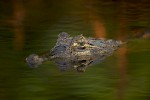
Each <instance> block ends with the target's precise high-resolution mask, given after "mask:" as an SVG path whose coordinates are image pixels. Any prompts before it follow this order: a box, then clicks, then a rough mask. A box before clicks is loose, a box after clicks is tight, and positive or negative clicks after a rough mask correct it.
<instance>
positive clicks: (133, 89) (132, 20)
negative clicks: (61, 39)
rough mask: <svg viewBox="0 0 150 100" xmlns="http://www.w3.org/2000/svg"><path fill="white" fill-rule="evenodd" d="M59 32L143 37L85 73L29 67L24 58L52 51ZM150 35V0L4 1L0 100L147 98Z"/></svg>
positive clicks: (149, 93)
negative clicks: (149, 37)
mask: <svg viewBox="0 0 150 100" xmlns="http://www.w3.org/2000/svg"><path fill="white" fill-rule="evenodd" d="M60 32H67V33H69V34H70V35H71V36H76V35H79V34H83V35H84V36H87V37H96V38H100V37H104V38H112V39H119V40H125V39H127V38H130V37H132V36H136V37H140V38H137V39H133V40H131V41H130V42H129V43H128V44H127V45H125V46H123V47H121V48H120V49H119V50H118V52H116V53H115V54H114V55H113V56H111V57H108V58H107V59H106V60H105V61H104V62H102V63H100V64H97V65H95V66H91V67H88V68H87V70H86V72H85V73H77V72H75V71H73V70H68V71H66V72H60V70H59V69H58V67H57V66H56V65H55V64H54V63H53V62H46V63H45V64H43V65H41V66H40V67H38V68H36V69H31V68H29V67H28V66H27V64H26V63H25V58H26V57H27V56H28V55H29V54H32V53H36V54H38V53H41V52H44V51H47V50H50V49H51V48H52V47H53V46H54V45H55V42H56V40H57V35H58V34H59V33H60ZM145 34H146V35H145ZM149 34H150V1H149V0H132V1H131V0H107V1H106V0H0V100H135V99H136V100H149V98H150V45H149V44H150V41H149V39H147V37H148V36H149Z"/></svg>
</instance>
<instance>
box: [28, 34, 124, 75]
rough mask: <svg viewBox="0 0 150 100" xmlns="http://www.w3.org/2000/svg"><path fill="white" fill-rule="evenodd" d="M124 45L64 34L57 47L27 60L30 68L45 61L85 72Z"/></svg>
mask: <svg viewBox="0 0 150 100" xmlns="http://www.w3.org/2000/svg"><path fill="white" fill-rule="evenodd" d="M121 44H123V42H121V41H116V40H112V39H108V40H106V39H103V38H99V39H96V38H86V37H84V36H83V35H82V34H81V35H78V36H75V37H70V36H69V35H68V34H67V33H65V32H62V33H60V34H59V35H58V39H57V42H56V44H55V46H54V47H53V48H52V49H51V50H50V51H49V52H47V53H45V54H42V55H36V54H32V55H30V56H29V57H27V58H26V62H27V63H28V65H29V66H30V67H34V68H35V67H37V66H38V65H40V64H42V63H43V62H45V61H49V60H53V61H54V62H55V63H56V64H58V65H59V67H60V69H61V70H65V69H67V68H69V67H73V68H75V69H76V70H77V71H80V72H83V71H85V68H86V67H87V66H90V65H93V64H95V63H98V62H101V61H103V60H104V59H105V58H106V57H108V56H110V55H112V54H113V52H114V51H115V50H116V49H118V48H119V47H120V45H121Z"/></svg>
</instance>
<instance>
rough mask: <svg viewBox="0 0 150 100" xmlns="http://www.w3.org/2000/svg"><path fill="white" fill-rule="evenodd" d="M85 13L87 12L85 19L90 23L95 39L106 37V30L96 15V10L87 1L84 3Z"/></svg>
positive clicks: (91, 2)
mask: <svg viewBox="0 0 150 100" xmlns="http://www.w3.org/2000/svg"><path fill="white" fill-rule="evenodd" d="M85 3H86V4H85V5H86V11H87V16H86V17H87V18H88V20H89V22H90V23H91V26H92V28H93V30H94V32H95V37H96V38H104V37H106V30H105V26H104V23H103V21H102V19H101V18H100V17H99V15H98V14H97V13H96V11H97V9H94V8H95V7H94V5H93V3H94V2H93V1H92V0H89V1H88V2H87V1H85Z"/></svg>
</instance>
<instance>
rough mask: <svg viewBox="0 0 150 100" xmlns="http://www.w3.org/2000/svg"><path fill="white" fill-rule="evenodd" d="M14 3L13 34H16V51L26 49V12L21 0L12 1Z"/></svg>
mask: <svg viewBox="0 0 150 100" xmlns="http://www.w3.org/2000/svg"><path fill="white" fill-rule="evenodd" d="M12 3H13V21H12V26H13V32H14V48H15V50H21V49H22V48H23V47H24V39H25V34H24V28H23V21H24V17H25V11H24V7H23V4H22V2H20V1H19V0H12Z"/></svg>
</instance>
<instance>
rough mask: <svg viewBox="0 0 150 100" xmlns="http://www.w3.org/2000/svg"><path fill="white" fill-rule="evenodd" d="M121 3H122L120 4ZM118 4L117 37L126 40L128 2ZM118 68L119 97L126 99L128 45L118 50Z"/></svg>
mask: <svg viewBox="0 0 150 100" xmlns="http://www.w3.org/2000/svg"><path fill="white" fill-rule="evenodd" d="M120 3H121V4H120ZM120 3H119V5H120V6H118V16H119V18H118V33H117V38H118V39H121V40H125V39H126V36H127V35H128V34H127V29H126V27H127V25H128V19H126V15H125V14H124V12H126V11H125V8H124V7H126V4H124V2H120ZM117 57H118V61H117V69H118V76H119V79H118V82H117V99H118V100H124V94H125V88H126V84H127V72H126V71H127V68H126V67H127V63H128V61H127V46H126V45H124V46H123V47H121V48H120V49H119V50H118V52H117Z"/></svg>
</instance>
